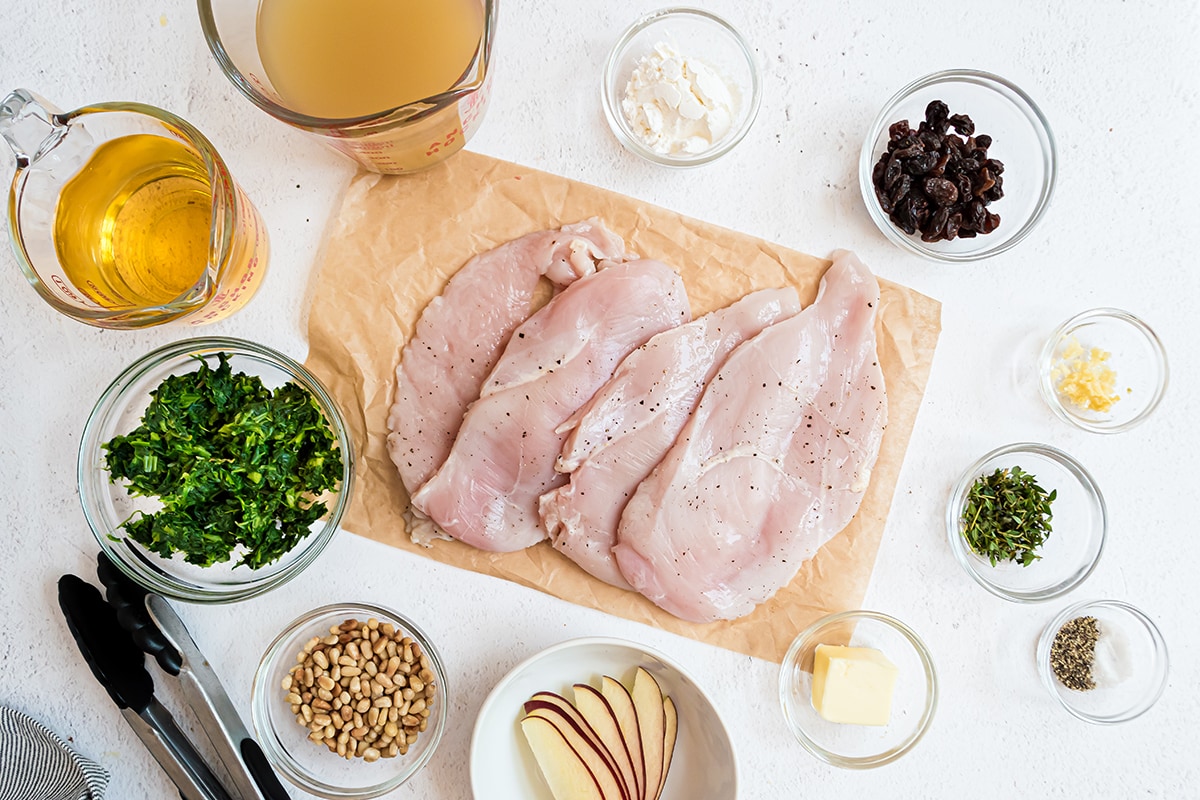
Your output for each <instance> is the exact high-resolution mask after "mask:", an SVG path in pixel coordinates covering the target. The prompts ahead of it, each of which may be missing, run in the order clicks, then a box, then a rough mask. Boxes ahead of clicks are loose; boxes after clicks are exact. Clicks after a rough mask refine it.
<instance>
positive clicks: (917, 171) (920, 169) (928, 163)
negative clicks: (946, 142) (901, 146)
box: [904, 153, 938, 175]
mask: <svg viewBox="0 0 1200 800" xmlns="http://www.w3.org/2000/svg"><path fill="white" fill-rule="evenodd" d="M937 162H938V154H937V153H922V154H921V155H919V156H913V157H912V158H910V159H908V160H906V161H905V162H904V171H905V172H907V173H908V174H909V175H924V174H925V173H926V172H929V170H931V169H933V165H934V164H936V163H937Z"/></svg>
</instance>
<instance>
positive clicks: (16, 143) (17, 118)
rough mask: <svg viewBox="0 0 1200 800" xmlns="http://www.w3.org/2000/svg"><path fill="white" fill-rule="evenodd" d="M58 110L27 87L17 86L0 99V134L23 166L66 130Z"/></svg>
mask: <svg viewBox="0 0 1200 800" xmlns="http://www.w3.org/2000/svg"><path fill="white" fill-rule="evenodd" d="M58 113H59V110H58V109H57V108H55V107H54V106H52V105H50V104H49V103H47V102H46V101H45V100H43V99H42V98H40V97H38V96H37V95H35V94H34V93H33V92H31V91H29V90H28V89H16V90H14V91H13V92H12V93H11V94H9V96H8V97H6V98H4V102H3V103H0V136H3V137H4V141H5V142H7V143H8V147H9V149H10V150H12V152H13V155H14V156H16V158H17V168H18V169H24V168H25V167H28V166H29V165H30V163H32V162H33V161H35V160H37V158H38V156H40V155H42V154H43V153H45V152H47V151H48V150H50V149H51V148H53V147H54V146H55V145H56V144H58V141H59V139H61V138H62V137H63V134H65V133H66V131H67V126H66V125H63V124H62V123H60V122H59V121H58V120H57V118H56V115H57V114H58Z"/></svg>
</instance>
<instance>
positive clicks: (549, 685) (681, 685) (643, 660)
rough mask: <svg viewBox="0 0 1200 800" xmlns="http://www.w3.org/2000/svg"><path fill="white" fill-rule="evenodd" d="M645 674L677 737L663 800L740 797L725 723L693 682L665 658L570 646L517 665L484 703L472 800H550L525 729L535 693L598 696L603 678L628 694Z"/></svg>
mask: <svg viewBox="0 0 1200 800" xmlns="http://www.w3.org/2000/svg"><path fill="white" fill-rule="evenodd" d="M638 667H645V668H646V670H647V671H649V672H650V674H652V675H653V676H654V677H655V679H656V680H657V681H658V683H659V685H660V686H661V687H662V690H663V693H664V694H666V695H668V696H669V697H670V698H671V699H672V700H674V701H675V706H676V708H677V709H678V711H679V733H678V735H677V736H678V738H677V739H676V743H675V754H674V756H673V758H672V759H671V769H670V772H668V773H667V783H666V786H665V787H664V788H663V793H662V800H730V799H731V798H735V797H737V759H736V758H735V756H734V753H733V745H732V744H731V743H730V741H729V734H728V732H727V731H726V730H725V725H724V723H722V722H721V718H720V717H719V716H718V715H717V711H716V709H715V708H713V705H712V703H711V701H709V699H708V696H707V695H706V694H705V693H704V690H703V689H701V688H700V687H699V685H698V684H697V683H696V681H695V679H693V678H692V677H691V676H690V675H688V673H687V672H686V671H685V670H684V669H683V668H682V667H680V666H679V665H678V664H676V663H674V662H673V661H671V660H670V659H669V658H667V657H666V656H665V655H663V654H662V653H659V652H657V651H655V650H651V649H649V648H646V647H642V646H640V645H635V644H633V643H632V642H626V641H623V640H621V639H606V638H586V639H572V640H570V641H567V642H563V643H562V644H557V645H554V646H553V647H550V648H547V649H546V650H543V651H542V652H540V653H538V654H537V655H535V656H533V657H532V658H529V659H527V660H525V661H523V662H522V663H520V664H518V665H517V666H516V667H514V668H513V669H512V671H510V672H509V673H508V674H507V675H505V676H504V677H503V678H502V679H501V680H500V682H499V683H497V684H496V688H494V689H492V692H491V694H489V695H488V697H487V699H486V700H484V702H483V707H482V708H480V709H479V716H478V718H476V720H475V733H474V735H473V736H472V737H471V790H472V792H474V795H475V800H512V798H517V797H519V798H522V800H553V796H552V795H551V794H550V790H549V789H548V788H547V787H546V784H545V781H544V780H543V779H542V775H541V772H540V771H539V769H538V765H537V762H536V761H535V760H534V758H533V753H532V752H531V751H530V749H529V745H528V744H526V742H525V736H524V735H523V734H522V733H521V727H520V721H521V717H522V716H523V714H524V710H523V708H522V706H523V705H524V703H525V701H526V700H528V699H529V698H530V697H531V696H533V695H534V694H535V693H536V692H542V691H549V692H556V693H558V694H561V695H564V696H566V697H571V695H572V692H571V687H572V686H573V685H574V684H576V683H590V684H592V685H593V686H596V687H597V688H598V687H599V685H600V678H601V676H603V675H610V676H612V677H613V678H616V679H617V680H619V681H621V682H622V683H624V684H625V685H626V686H631V685H632V682H633V674H634V671H635V670H636V669H637V668H638Z"/></svg>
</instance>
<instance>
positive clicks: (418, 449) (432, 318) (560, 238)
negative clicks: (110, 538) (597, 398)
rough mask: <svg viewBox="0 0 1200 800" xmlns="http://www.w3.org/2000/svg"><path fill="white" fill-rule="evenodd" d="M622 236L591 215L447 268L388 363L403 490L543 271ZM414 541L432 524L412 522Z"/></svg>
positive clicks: (452, 422)
mask: <svg viewBox="0 0 1200 800" xmlns="http://www.w3.org/2000/svg"><path fill="white" fill-rule="evenodd" d="M627 257H628V256H626V255H625V243H624V242H623V241H622V240H621V238H620V237H619V236H617V235H615V234H613V233H612V232H610V231H609V230H608V229H606V228H605V227H604V226H603V225H602V224H601V223H600V222H599V221H597V220H589V221H587V222H580V223H576V224H574V225H564V226H563V227H562V228H561V229H559V230H548V231H539V232H537V233H531V234H528V235H527V236H522V237H521V238H519V239H514V240H513V241H511V242H506V243H505V244H502V245H500V246H499V247H497V248H495V249H494V250H489V251H487V252H486V253H481V254H479V255H477V256H475V257H474V258H472V259H471V260H470V261H468V262H467V263H466V264H465V265H463V267H462V268H461V269H460V270H459V271H458V272H457V273H455V274H454V276H453V277H452V278H451V279H450V282H449V283H448V284H447V285H446V288H445V290H444V291H443V292H442V294H441V295H440V296H439V297H435V298H434V299H433V301H432V302H430V304H429V305H428V306H426V308H425V311H424V312H423V313H422V314H421V319H420V320H419V321H418V322H417V328H416V331H415V332H414V334H413V336H412V338H411V339H410V340H409V342H408V344H407V345H406V346H405V348H404V353H403V355H402V356H401V360H400V364H399V366H397V367H396V393H395V395H394V399H393V402H392V407H391V410H390V412H389V414H388V430H389V431H391V433H390V434H389V435H388V442H387V443H388V454H389V455H390V456H391V458H392V461H393V462H394V463H395V465H396V468H397V469H398V470H399V471H400V478H401V479H402V480H403V481H404V487H405V488H406V489H408V492H409V494H410V495H411V494H412V493H414V492H415V491H416V490H417V489H418V488H420V486H421V484H423V483H424V482H425V481H427V480H428V479H429V476H430V475H432V474H433V472H434V470H436V469H437V468H438V467H440V466H441V465H442V462H443V461H445V460H446V456H447V455H448V454H449V453H450V446H451V444H453V443H454V436H455V434H457V433H458V427H459V425H461V424H462V419H463V414H464V413H466V410H467V406H468V405H469V404H470V403H471V402H472V401H474V400H475V399H476V398H477V397H479V389H480V385H481V384H482V383H483V378H484V376H486V375H487V374H488V372H490V371H491V369H492V367H493V366H495V364H496V361H497V359H499V357H500V353H501V352H502V351H503V348H504V345H505V344H506V343H507V342H508V339H509V336H510V335H511V334H512V332H513V329H515V328H516V327H517V326H518V325H519V324H521V323H522V322H524V321H525V319H526V318H527V317H528V316H529V314H530V305H531V303H532V302H533V296H534V291H535V289H536V288H537V285H538V281H539V280H540V279H541V277H542V276H543V275H544V276H546V277H547V278H549V279H550V280H551V282H553V283H554V284H555V285H556V286H559V287H562V286H567V285H569V284H570V283H571V282H572V281H574V280H575V279H576V278H580V277H582V276H584V275H589V274H591V273H593V272H595V270H596V264H597V263H598V262H599V261H601V260H618V261H619V260H624V259H626V258H627ZM412 533H413V540H414V541H422V540H427V539H428V538H432V535H434V532H433V531H431V530H428V529H427V525H426V526H421V525H420V524H418V523H416V522H415V521H414V528H413V532H412Z"/></svg>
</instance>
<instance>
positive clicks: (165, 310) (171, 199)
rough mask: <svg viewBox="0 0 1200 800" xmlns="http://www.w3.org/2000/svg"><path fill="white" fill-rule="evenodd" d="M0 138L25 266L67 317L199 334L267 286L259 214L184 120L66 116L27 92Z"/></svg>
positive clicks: (104, 109)
mask: <svg viewBox="0 0 1200 800" xmlns="http://www.w3.org/2000/svg"><path fill="white" fill-rule="evenodd" d="M0 136H2V137H3V139H4V141H5V142H6V143H7V144H8V146H9V148H10V149H11V150H12V152H13V155H14V156H15V157H16V162H17V169H16V174H15V175H14V176H13V180H12V187H11V190H10V192H9V196H8V226H9V233H10V239H11V242H12V248H13V252H14V253H15V255H16V258H17V263H18V264H19V265H20V267H21V269H22V270H23V271H24V273H25V277H26V278H27V279H28V280H29V282H30V283H31V284H32V285H33V287H34V289H36V290H37V292H38V294H40V295H41V296H42V298H43V299H44V300H45V301H46V302H47V303H49V304H50V305H51V306H53V307H54V308H55V309H57V310H58V311H60V312H62V313H63V314H66V315H67V316H69V317H72V318H73V319H76V320H79V321H80V322H85V323H87V324H89V325H96V326H98V327H104V328H143V327H148V326H151V325H158V324H161V323H165V322H170V321H173V320H179V319H183V318H186V320H185V321H186V322H187V323H190V324H193V325H198V324H202V323H206V322H212V321H214V320H217V319H221V318H223V317H225V316H227V315H229V314H231V313H233V311H235V310H237V309H238V308H241V307H242V306H243V305H245V303H246V301H248V300H249V299H250V297H251V295H253V294H254V291H255V290H256V289H257V288H258V285H259V283H260V282H261V281H262V277H263V272H264V269H265V267H266V258H267V249H268V244H267V233H266V227H265V226H264V225H263V222H262V219H261V217H259V215H258V211H257V210H256V209H255V208H254V206H253V205H251V204H250V201H249V200H248V199H247V198H246V196H245V194H244V193H243V192H242V190H241V189H240V188H239V187H238V186H237V184H236V183H234V181H233V178H232V177H230V175H229V170H228V168H227V167H226V166H225V162H224V161H222V160H221V157H220V156H219V155H218V154H217V151H216V150H215V149H213V146H212V144H211V143H210V142H209V141H208V139H206V138H205V137H204V135H203V134H201V133H200V131H198V130H196V129H195V128H194V127H192V126H191V125H189V124H188V123H187V122H185V121H184V120H182V119H180V118H179V117H177V116H175V115H174V114H171V113H169V112H167V111H163V110H162V109H158V108H154V107H152V106H146V105H142V104H140V103H98V104H96V105H91V106H85V107H83V108H80V109H77V110H75V111H69V112H62V111H59V110H58V109H57V108H55V107H54V106H52V105H50V104H49V103H47V102H46V101H45V100H43V99H42V98H40V97H38V96H36V95H34V94H32V93H31V92H29V91H28V90H25V89H17V90H16V91H14V92H12V93H11V94H9V95H8V97H7V98H5V99H4V101H3V103H0Z"/></svg>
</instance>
